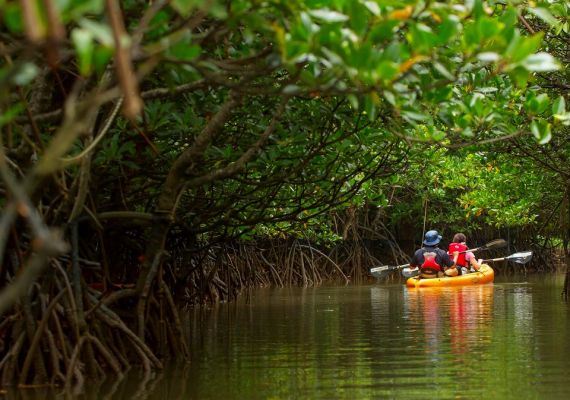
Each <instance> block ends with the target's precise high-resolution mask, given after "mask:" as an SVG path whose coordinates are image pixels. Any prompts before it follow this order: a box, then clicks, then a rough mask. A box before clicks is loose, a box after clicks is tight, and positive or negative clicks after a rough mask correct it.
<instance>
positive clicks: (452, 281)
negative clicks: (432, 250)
mask: <svg viewBox="0 0 570 400" xmlns="http://www.w3.org/2000/svg"><path fill="white" fill-rule="evenodd" d="M494 279H495V271H493V268H491V267H490V266H489V265H487V264H482V265H481V268H480V269H479V271H478V272H471V273H470V274H466V275H460V276H453V277H447V276H446V277H443V278H429V279H420V278H419V277H418V276H414V277H412V278H409V279H408V280H407V281H406V286H408V287H410V288H417V287H438V286H463V285H482V284H484V283H490V282H493V280H494Z"/></svg>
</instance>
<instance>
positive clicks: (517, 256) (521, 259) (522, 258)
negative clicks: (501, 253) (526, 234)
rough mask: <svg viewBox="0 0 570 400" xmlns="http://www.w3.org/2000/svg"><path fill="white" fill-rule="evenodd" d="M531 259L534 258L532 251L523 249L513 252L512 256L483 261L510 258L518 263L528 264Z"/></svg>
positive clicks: (509, 259)
mask: <svg viewBox="0 0 570 400" xmlns="http://www.w3.org/2000/svg"><path fill="white" fill-rule="evenodd" d="M531 259H532V251H523V252H520V253H514V254H511V255H510V256H506V257H499V258H491V259H489V260H483V261H482V262H491V261H502V260H508V261H512V262H515V263H517V264H526V263H527V262H529V261H530V260H531Z"/></svg>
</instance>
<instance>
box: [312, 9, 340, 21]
mask: <svg viewBox="0 0 570 400" xmlns="http://www.w3.org/2000/svg"><path fill="white" fill-rule="evenodd" d="M309 14H310V15H312V16H313V17H315V18H318V19H320V20H321V21H325V22H331V23H332V22H344V21H348V16H346V15H344V14H341V13H339V12H337V11H331V10H329V9H327V8H322V9H319V10H311V11H309Z"/></svg>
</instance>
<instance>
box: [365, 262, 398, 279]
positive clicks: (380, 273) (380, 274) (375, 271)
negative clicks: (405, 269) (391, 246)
mask: <svg viewBox="0 0 570 400" xmlns="http://www.w3.org/2000/svg"><path fill="white" fill-rule="evenodd" d="M393 270H394V267H390V266H388V265H383V266H381V267H375V268H371V269H370V275H372V276H373V277H374V278H378V279H382V278H385V277H387V276H388V275H390V273H391V272H392V271H393Z"/></svg>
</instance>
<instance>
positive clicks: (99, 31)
mask: <svg viewBox="0 0 570 400" xmlns="http://www.w3.org/2000/svg"><path fill="white" fill-rule="evenodd" d="M79 26H80V27H82V28H83V29H85V30H87V31H89V32H90V33H91V34H92V35H93V37H95V38H96V39H97V40H98V41H99V42H100V43H101V44H103V45H105V46H108V47H115V39H113V32H111V28H110V27H109V26H108V25H105V24H102V23H100V22H98V21H93V20H91V19H87V18H82V19H81V20H80V21H79Z"/></svg>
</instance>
